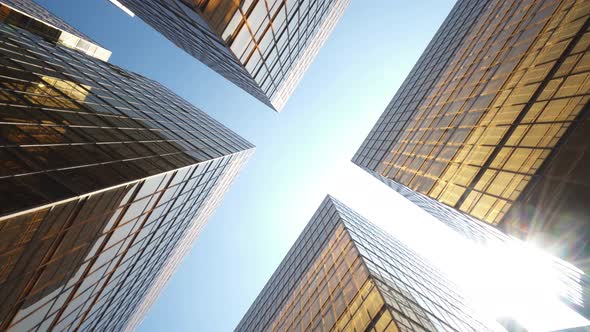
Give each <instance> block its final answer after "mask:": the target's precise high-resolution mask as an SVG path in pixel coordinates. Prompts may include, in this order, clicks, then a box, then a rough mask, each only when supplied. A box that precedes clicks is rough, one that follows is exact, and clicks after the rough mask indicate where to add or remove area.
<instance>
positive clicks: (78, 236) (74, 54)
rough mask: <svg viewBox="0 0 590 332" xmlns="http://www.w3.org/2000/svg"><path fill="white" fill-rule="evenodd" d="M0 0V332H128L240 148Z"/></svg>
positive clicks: (233, 167) (177, 102)
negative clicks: (75, 331)
mask: <svg viewBox="0 0 590 332" xmlns="http://www.w3.org/2000/svg"><path fill="white" fill-rule="evenodd" d="M0 3H2V5H1V7H0V12H1V13H2V15H3V16H2V17H3V20H2V21H3V22H2V23H0V54H1V55H2V56H1V60H0V72H1V75H0V99H1V103H2V107H1V108H0V117H1V119H2V120H1V122H0V172H1V173H0V330H3V331H4V330H10V331H45V330H49V329H53V330H58V331H61V330H70V329H71V330H78V331H90V330H92V331H118V330H123V329H125V328H127V329H131V328H133V327H134V326H135V325H136V324H137V323H138V322H139V321H140V319H141V317H142V314H143V313H144V312H145V311H146V310H147V308H148V307H149V305H150V304H151V303H152V302H153V300H154V298H155V297H156V296H157V294H158V292H159V290H160V289H161V287H162V285H163V283H164V282H165V281H166V280H167V279H168V278H169V277H170V275H171V273H172V272H173V271H174V269H175V267H176V266H177V264H178V262H179V259H180V258H182V256H183V255H184V254H185V253H186V251H187V250H188V248H189V246H190V244H191V243H192V241H193V240H194V239H195V237H196V236H197V234H198V233H199V231H200V229H201V228H202V227H203V226H204V224H205V223H206V220H207V218H208V216H209V215H210V214H211V213H212V211H213V209H214V208H215V207H216V205H217V204H218V202H219V201H220V198H221V196H222V195H223V193H224V192H225V191H226V190H227V188H228V186H229V185H230V183H231V182H232V180H233V178H234V177H235V176H236V174H237V172H238V171H239V169H240V168H241V166H242V165H243V163H244V162H245V160H246V159H247V158H248V156H249V155H250V154H251V153H252V152H253V146H252V145H251V144H250V143H248V142H247V141H245V140H244V139H242V138H241V137H239V136H238V135H236V134H235V133H233V132H231V131H230V130H229V129H227V128H226V127H224V126H223V125H221V124H220V123H218V122H217V121H215V120H214V119H212V118H210V117H209V116H207V115H206V114H204V113H203V112H201V111H200V110H198V109H196V108H195V107H194V106H192V105H190V104H189V103H187V102H186V101H185V100H183V99H181V98H180V97H178V96H177V95H175V94H174V93H172V92H171V91H170V90H168V89H166V88H165V87H163V86H162V85H160V84H158V83H157V82H154V81H152V80H149V79H147V78H145V77H143V76H141V75H138V74H135V73H132V72H129V71H126V70H124V69H121V68H119V67H117V66H115V65H112V64H109V63H106V62H104V61H102V60H100V58H101V57H100V56H99V57H93V56H90V55H89V54H88V52H85V51H84V50H80V49H79V47H77V46H76V45H83V44H82V43H77V44H76V45H74V46H72V45H70V44H65V45H64V43H61V42H60V41H59V40H60V38H57V39H56V38H49V37H48V34H50V35H52V36H61V35H63V34H64V33H65V31H69V32H68V33H70V34H71V35H74V36H77V37H79V38H80V40H83V39H82V38H83V35H81V34H79V33H77V32H76V31H75V30H74V29H73V28H71V27H68V26H67V25H65V26H64V24H65V23H63V21H61V20H59V19H58V18H56V17H54V16H51V14H50V13H48V12H47V11H45V10H44V9H42V8H41V9H39V8H40V7H39V6H37V5H36V4H34V3H32V2H30V1H29V0H19V1H16V2H14V3H13V2H12V1H6V0H1V1H0ZM15 4H16V5H15ZM29 8H32V9H34V10H33V11H31V12H28V11H27V9H29ZM39 13H42V14H41V15H39ZM46 22H49V24H46ZM55 22H58V23H57V24H56V23H55ZM59 22H61V23H59ZM62 29H63V30H62ZM93 45H94V46H96V47H97V48H96V49H95V50H99V46H97V45H96V44H93ZM100 49H102V48H100ZM98 52H99V53H100V54H104V53H101V51H98ZM91 53H92V52H91ZM95 53H96V52H94V54H95Z"/></svg>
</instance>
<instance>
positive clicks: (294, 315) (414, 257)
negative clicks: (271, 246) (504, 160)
mask: <svg viewBox="0 0 590 332" xmlns="http://www.w3.org/2000/svg"><path fill="white" fill-rule="evenodd" d="M498 327H499V325H497V323H495V322H493V321H487V320H484V319H482V318H481V317H479V316H478V315H477V314H476V313H475V312H474V311H473V310H472V308H471V307H470V306H469V302H468V301H467V300H466V299H465V298H464V297H462V296H461V295H460V293H459V292H458V291H457V287H456V286H455V285H454V284H453V283H451V282H450V281H449V280H448V279H447V278H446V277H445V276H444V275H443V274H442V273H441V272H440V271H439V270H437V269H436V268H434V267H433V266H432V265H431V264H430V263H429V262H428V261H426V260H425V259H423V258H422V257H420V255H418V254H417V253H416V252H414V251H412V250H410V249H409V248H408V247H406V246H405V245H404V244H402V243H401V242H400V241H398V240H397V239H395V238H393V237H392V236H391V235H389V234H388V233H386V232H385V231H383V230H381V229H379V228H378V227H377V226H375V225H374V224H372V223H370V222H369V221H368V220H366V219H365V218H363V217H362V216H360V215H359V214H357V213H356V212H354V211H353V210H351V209H350V208H348V207H347V206H345V205H343V204H342V203H340V202H339V201H337V200H335V199H334V198H332V197H330V196H328V197H326V199H325V200H324V201H323V202H322V204H321V205H320V207H319V208H318V210H317V211H316V213H315V214H314V215H313V217H312V218H311V221H310V222H309V223H308V224H307V226H306V227H305V229H304V230H303V232H302V234H301V235H300V236H299V238H298V239H297V240H296V241H295V244H294V245H293V247H292V248H291V250H289V252H288V253H287V256H286V257H285V258H284V259H283V261H282V262H281V264H280V265H279V267H278V268H277V270H276V271H275V273H274V274H273V275H272V277H271V278H270V280H269V281H268V283H267V284H266V286H265V287H264V289H263V290H262V292H261V293H260V295H258V297H257V298H256V300H255V301H254V303H253V304H252V306H251V307H250V309H249V310H248V312H247V313H246V315H245V316H244V317H243V318H242V320H241V322H240V323H239V325H238V326H237V328H236V331H237V332H242V331H243V332H246V331H248V332H251V331H378V332H382V331H394V332H398V331H495V330H498Z"/></svg>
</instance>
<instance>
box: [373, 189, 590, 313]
mask: <svg viewBox="0 0 590 332" xmlns="http://www.w3.org/2000/svg"><path fill="white" fill-rule="evenodd" d="M382 180H383V181H386V182H388V184H389V185H390V186H391V187H392V188H394V189H395V190H396V191H397V192H398V193H400V194H401V195H402V196H404V197H405V198H407V199H408V200H409V201H411V202H412V203H414V204H416V205H417V206H419V207H420V208H422V209H423V210H425V211H426V212H428V213H429V214H431V215H432V216H433V217H435V218H437V219H438V220H440V221H441V222H443V223H444V224H446V225H447V226H449V227H450V228H452V229H453V230H454V231H456V232H457V233H459V234H460V235H461V236H463V237H465V238H467V239H469V240H471V241H474V242H476V243H478V244H480V245H483V246H484V247H492V248H502V247H504V248H520V247H522V241H521V240H520V239H517V238H515V237H512V236H509V235H506V234H505V233H503V232H501V231H500V230H498V229H497V228H496V227H492V226H491V225H489V224H487V223H485V222H483V221H480V220H478V219H476V218H474V217H471V216H469V215H467V214H465V213H463V212H460V211H458V210H456V209H454V208H451V207H449V206H448V205H445V204H442V203H440V202H438V201H436V200H434V199H432V198H430V197H428V196H426V195H424V194H421V193H419V192H416V191H414V190H411V189H409V188H408V187H406V186H404V185H401V184H399V183H397V182H395V181H392V180H389V179H385V178H383V179H382ZM545 259H547V260H548V262H547V265H548V266H550V269H551V271H554V272H553V273H554V276H555V277H556V279H558V280H557V283H558V284H559V286H558V287H556V288H558V291H557V292H556V293H557V294H556V295H557V296H558V297H559V298H560V299H561V300H562V302H563V303H565V304H566V305H568V306H569V307H570V308H572V309H573V310H575V311H576V312H578V313H580V314H581V315H583V316H585V317H587V318H590V305H588V304H589V303H590V276H588V274H585V273H584V272H583V271H581V270H580V269H579V268H577V267H575V266H573V265H572V264H570V263H568V262H565V261H563V260H562V259H559V258H557V257H554V256H549V255H548V256H546V258H545ZM510 272H511V271H506V273H510Z"/></svg>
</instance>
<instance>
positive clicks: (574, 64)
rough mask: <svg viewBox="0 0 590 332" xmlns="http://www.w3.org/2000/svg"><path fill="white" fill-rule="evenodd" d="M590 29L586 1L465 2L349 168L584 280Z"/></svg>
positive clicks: (589, 263) (588, 225)
mask: <svg viewBox="0 0 590 332" xmlns="http://www.w3.org/2000/svg"><path fill="white" fill-rule="evenodd" d="M589 27H590V6H589V5H588V1H585V0H566V1H557V0H549V1H533V0H524V1H517V2H514V1H507V0H485V1H481V0H459V1H458V2H457V4H456V5H455V6H454V8H453V9H452V11H451V13H450V14H449V16H448V17H447V18H446V20H445V21H444V22H443V24H442V26H441V27H440V29H439V30H438V32H437V33H436V35H435V36H434V38H433V39H432V41H431V42H430V43H429V45H428V46H427V47H426V50H425V51H424V53H423V54H422V56H421V57H420V58H419V59H418V62H417V63H416V65H415V66H414V68H413V69H412V70H411V72H410V73H409V75H408V77H407V78H406V80H405V81H404V83H403V84H402V86H401V87H400V88H399V90H398V91H397V93H396V94H395V96H394V97H393V99H392V100H391V102H390V104H389V105H388V107H387V109H386V110H385V112H384V113H383V114H382V115H381V117H380V118H379V120H378V122H377V124H376V125H375V126H374V128H373V129H372V130H371V132H370V134H369V135H368V137H367V139H366V140H365V141H364V143H363V144H362V146H361V147H360V149H359V150H358V152H357V153H356V154H355V156H354V158H353V162H354V163H356V164H357V165H359V166H360V167H362V168H363V169H365V170H366V171H368V172H369V173H371V174H372V175H374V176H376V177H377V178H379V179H380V180H382V181H384V182H385V183H387V184H389V185H391V186H392V187H394V188H401V187H405V188H408V189H410V190H413V191H415V192H417V193H420V194H423V195H425V196H427V197H429V198H431V199H433V200H434V201H437V202H440V203H442V204H444V205H446V206H448V207H452V208H453V209H455V210H457V211H460V212H461V213H463V214H465V215H467V216H469V217H473V218H476V219H478V220H481V221H484V222H486V223H488V224H490V225H494V226H496V227H498V228H499V229H501V230H503V231H505V232H507V233H508V234H511V235H514V236H517V237H520V238H523V239H528V240H532V241H534V242H536V243H537V244H539V245H541V246H543V247H545V248H548V249H550V250H551V251H552V252H553V253H556V254H559V255H560V256H561V257H564V258H566V259H568V260H570V261H571V262H573V263H574V264H575V265H576V266H578V267H580V268H582V269H583V270H585V271H586V272H589V271H590V242H589V241H590V222H589V220H590V205H589V204H588V203H587V202H588V197H590V172H589V171H588V170H589V169H590V162H589V160H590V159H589V157H590V150H589V148H590V135H588V130H589V129H590V120H589V118H588V116H589V115H588V113H589V112H588V109H589V108H590V31H589ZM396 184H397V185H400V186H397V185H396Z"/></svg>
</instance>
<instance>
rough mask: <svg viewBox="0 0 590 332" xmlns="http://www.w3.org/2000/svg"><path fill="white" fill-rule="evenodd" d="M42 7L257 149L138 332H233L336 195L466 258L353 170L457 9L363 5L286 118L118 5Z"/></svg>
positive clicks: (421, 243)
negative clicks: (364, 143)
mask: <svg viewBox="0 0 590 332" xmlns="http://www.w3.org/2000/svg"><path fill="white" fill-rule="evenodd" d="M38 2H39V3H41V4H42V5H44V6H45V7H47V8H49V9H50V10H51V11H53V12H54V13H56V14H57V15H58V16H60V17H62V18H64V19H65V20H66V21H67V22H69V23H71V24H72V25H73V26H75V27H77V28H78V29H79V30H81V31H82V32H83V33H85V34H87V35H89V36H90V37H91V38H93V39H94V40H96V41H97V42H99V43H100V44H102V46H104V47H106V48H107V49H109V50H111V51H112V52H113V56H112V58H111V61H110V62H112V63H114V64H117V65H119V66H121V67H123V68H126V69H129V70H132V71H135V72H138V73H140V74H143V75H145V76H147V77H149V78H152V79H155V80H157V81H159V82H161V83H162V84H164V85H165V86H167V87H168V88H170V89H171V90H173V91H174V92H176V93H177V94H179V95H180V96H182V97H183V98H185V99H187V100H188V101H190V102H191V103H193V104H194V105H196V106H197V107H199V108H200V109H202V110H203V111H205V112H206V113H208V114H210V115H212V116H213V117H215V118H216V119H218V120H219V121H221V122H222V123H224V124H225V125H226V126H228V127H230V128H231V129H233V130H234V131H236V132H237V133H238V134H240V135H242V136H243V137H245V138H246V139H248V140H249V141H251V142H252V143H253V144H255V145H256V147H257V148H256V152H255V154H254V157H253V158H252V159H251V160H250V162H249V163H248V164H247V165H246V167H245V168H244V169H243V170H242V172H241V173H240V175H239V177H238V178H237V180H236V181H235V182H234V184H233V186H232V187H231V188H230V190H229V192H228V193H227V194H226V196H225V198H224V200H223V202H222V204H221V206H220V207H219V209H218V210H217V212H216V213H215V215H214V216H213V217H212V218H211V219H210V220H209V223H208V225H207V226H206V227H205V229H204V231H203V232H202V233H201V235H200V237H199V239H198V240H197V242H196V243H195V245H194V247H193V249H192V251H191V252H190V254H189V255H188V256H187V257H186V258H185V260H184V261H183V263H182V265H181V266H180V268H179V270H178V271H177V273H176V274H175V275H174V276H173V277H172V279H171V280H170V282H169V283H168V285H167V287H166V288H165V290H164V291H163V293H162V294H161V295H160V298H159V299H158V301H157V302H156V303H155V305H154V306H153V307H152V309H151V311H150V312H149V313H148V316H147V317H146V319H145V320H144V322H143V323H142V325H141V326H140V328H139V331H142V332H149V331H231V330H233V328H234V327H235V326H236V325H237V323H238V322H239V320H240V319H241V318H242V316H243V315H244V313H245V312H246V310H247V309H248V308H249V306H250V305H251V303H252V302H253V301H254V299H255V298H256V296H257V295H258V293H259V292H260V290H261V289H262V287H263V286H264V284H265V283H266V281H267V280H268V278H269V277H270V276H271V274H272V273H273V272H274V270H275V269H276V267H277V266H278V264H279V263H280V261H281V260H282V258H283V257H284V255H285V254H286V253H287V251H288V250H289V248H290V247H291V245H292V244H293V242H294V241H295V239H296V238H297V236H298V235H299V233H300V231H301V230H302V229H303V227H304V226H305V224H306V223H307V222H308V220H309V218H310V217H311V216H312V214H313V213H314V212H315V210H316V208H317V207H318V206H319V204H320V203H321V201H322V199H323V198H324V196H325V195H326V194H328V193H330V194H332V195H333V196H335V197H336V198H338V199H340V200H341V201H343V202H344V203H347V204H348V205H349V206H350V207H351V208H353V209H355V210H357V211H358V212H359V213H361V214H363V215H365V216H366V217H368V218H369V219H373V220H374V221H375V222H376V223H377V224H379V225H381V226H383V227H384V228H386V229H387V230H388V231H390V232H392V233H393V234H394V235H395V236H397V237H399V238H400V239H402V240H407V241H409V242H412V241H415V242H416V244H415V246H416V247H420V248H424V250H425V251H429V250H430V253H429V254H430V255H434V256H437V255H438V256H444V257H442V258H445V257H446V258H448V257H452V255H453V254H449V252H448V251H444V253H443V251H441V250H438V249H440V248H441V246H442V247H444V248H445V249H449V250H455V253H457V252H459V253H460V252H464V251H466V250H465V248H464V247H457V246H449V245H448V242H444V241H443V240H441V239H447V241H448V237H447V236H451V237H452V235H444V236H443V235H442V234H443V233H445V232H447V230H446V229H444V227H442V226H441V225H440V224H439V223H438V222H435V221H433V220H432V219H431V218H430V217H429V216H428V215H426V214H425V213H424V212H423V211H421V210H420V209H418V208H417V207H415V206H413V205H412V204H410V203H409V202H407V201H406V200H405V199H403V198H401V197H400V196H398V195H397V194H395V193H394V192H393V191H392V190H391V189H389V188H388V187H386V186H385V185H383V184H382V183H381V182H379V181H377V180H376V179H374V178H372V177H371V176H369V175H368V174H366V173H365V172H363V171H362V170H360V169H359V168H358V167H356V166H355V165H353V164H352V163H351V162H350V159H351V158H352V156H353V154H354V152H355V151H356V150H357V149H358V147H359V146H360V144H361V143H362V141H363V140H364V138H365V137H366V136H367V134H368V132H369V131H370V129H371V127H372V126H373V124H374V123H375V122H376V121H377V119H378V117H379V115H380V114H381V113H382V111H383V110H384V109H385V107H386V105H387V103H388V102H389V100H390V99H391V98H392V97H393V94H394V93H395V91H396V90H397V88H398V87H399V85H400V84H401V82H402V81H403V79H404V78H405V77H406V75H407V74H408V72H409V71H410V69H411V67H412V66H413V64H414V63H415V62H416V60H417V59H418V57H419V56H420V54H421V53H422V51H423V50H424V48H425V47H426V45H427V43H428V42H429V41H430V39H431V38H432V36H433V35H434V33H435V32H436V30H437V28H438V27H439V25H440V24H441V23H442V21H443V20H444V18H445V17H446V15H447V14H448V12H449V11H450V9H451V7H452V5H453V4H454V0H428V1H427V0H420V1H405V0H371V1H367V0H353V1H352V3H351V5H350V7H349V8H348V10H347V11H346V13H345V14H344V16H343V17H342V19H341V21H340V22H339V23H338V25H337V26H336V29H335V30H334V32H333V33H332V35H331V37H330V38H329V39H328V41H327V43H326V44H325V45H324V47H323V48H322V50H321V51H320V53H319V55H318V56H317V58H316V59H315V61H314V63H313V64H312V65H311V67H310V68H309V70H308V71H307V73H306V74H305V76H304V78H303V80H302V81H301V82H300V84H299V87H298V88H297V89H296V90H295V93H294V94H293V95H292V96H291V98H290V100H289V102H288V103H287V105H286V107H285V108H284V110H283V111H282V113H280V114H276V113H275V112H274V111H272V110H270V109H269V108H267V107H266V106H265V105H263V104H262V103H260V102H259V101H257V100H256V99H254V98H253V97H251V96H250V95H248V94H247V93H245V92H243V91H242V90H240V89H239V88H238V87H236V86H234V85H233V84H232V83H230V82H229V81H227V80H225V79H224V78H223V77H221V76H220V75H218V74H217V73H215V72H214V71H212V70H210V69H209V68H208V67H206V66H205V65H203V64H201V63H200V62H199V61H197V60H195V59H193V58H191V57H190V56H188V55H187V54H185V53H184V52H183V51H181V50H180V49H178V48H176V47H175V46H174V45H173V44H172V43H170V42H169V41H167V40H166V39H165V38H163V37H162V36H161V35H159V34H158V33H157V32H156V31H154V30H153V29H151V28H150V27H149V26H147V25H146V24H144V23H143V22H142V21H141V20H140V19H138V18H131V17H129V16H127V15H126V14H125V13H123V12H122V11H121V10H120V9H118V8H116V7H115V6H113V5H112V4H110V3H109V2H108V1H107V0H83V1H82V0H38ZM445 234H446V233H445ZM418 235H420V236H418ZM441 241H442V242H441ZM445 243H447V244H445ZM451 247H452V248H451ZM457 248H459V249H457ZM433 249H434V250H433ZM435 258H436V257H435ZM439 258H441V257H439ZM443 264H445V263H443ZM465 264H466V263H465V262H462V263H460V264H459V265H460V266H463V269H464V265H465Z"/></svg>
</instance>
